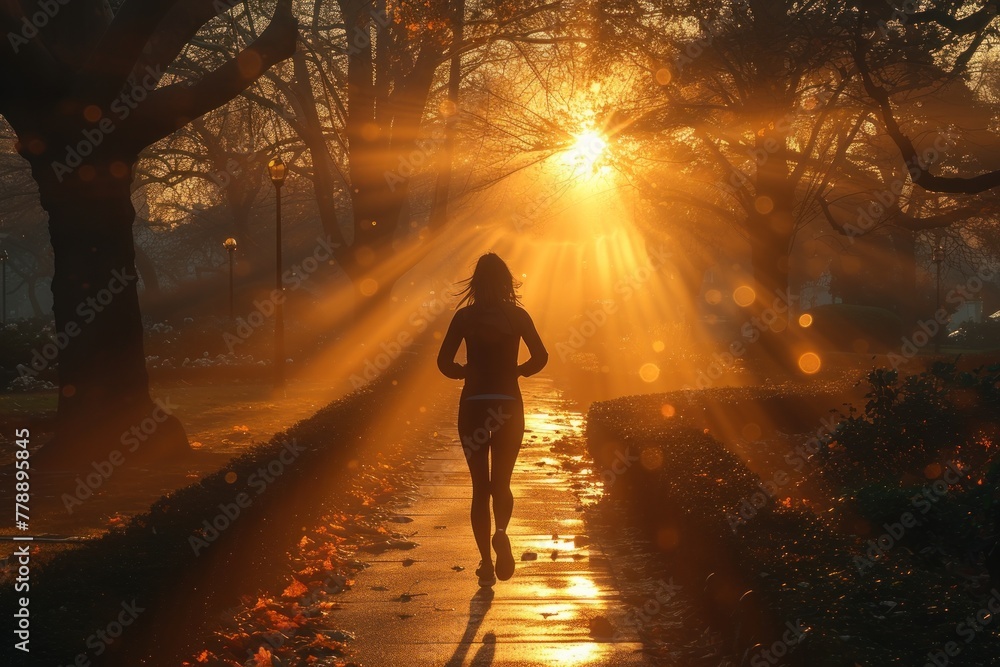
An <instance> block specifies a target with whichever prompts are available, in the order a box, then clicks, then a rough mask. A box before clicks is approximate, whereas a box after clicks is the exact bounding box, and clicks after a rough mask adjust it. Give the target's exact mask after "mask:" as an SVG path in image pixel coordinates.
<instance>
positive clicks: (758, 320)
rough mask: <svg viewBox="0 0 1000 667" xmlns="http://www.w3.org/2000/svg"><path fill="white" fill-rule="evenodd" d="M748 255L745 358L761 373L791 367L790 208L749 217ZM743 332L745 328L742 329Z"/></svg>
mask: <svg viewBox="0 0 1000 667" xmlns="http://www.w3.org/2000/svg"><path fill="white" fill-rule="evenodd" d="M747 227H748V231H749V232H750V255H751V262H752V266H753V276H754V282H755V285H754V291H755V296H754V302H753V305H752V306H751V307H750V308H749V309H748V310H749V311H750V313H751V318H750V320H749V326H750V327H751V330H752V332H753V335H751V336H749V337H748V336H747V333H748V331H746V330H744V331H743V332H742V334H743V336H744V338H749V340H750V341H751V344H750V351H749V354H748V358H750V359H753V360H755V361H756V362H757V363H756V366H757V370H758V372H760V373H763V374H769V373H772V372H775V371H778V372H781V371H788V370H791V369H792V368H794V366H795V363H794V358H793V357H794V355H793V350H792V349H790V348H791V347H792V342H793V337H792V336H791V334H790V327H789V324H790V323H789V317H790V314H791V311H792V310H793V305H794V304H793V303H792V298H791V296H790V294H789V290H788V261H789V250H790V246H791V239H792V225H791V212H790V209H784V210H783V208H778V207H776V208H775V210H774V211H772V212H771V213H769V214H756V213H755V214H752V215H751V216H750V220H749V221H748V225H747ZM743 328H744V329H746V325H744V327H743Z"/></svg>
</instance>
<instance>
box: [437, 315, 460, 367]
mask: <svg viewBox="0 0 1000 667" xmlns="http://www.w3.org/2000/svg"><path fill="white" fill-rule="evenodd" d="M463 317H464V316H463V315H462V311H461V310H460V311H458V312H457V313H455V317H453V318H451V324H450V325H448V333H446V334H445V335H444V340H443V341H441V350H440V351H439V352H438V358H437V365H438V370H440V371H441V372H442V373H443V374H444V375H445V377H449V378H451V379H452V380H463V379H465V366H463V365H461V364H459V363H456V362H455V355H456V354H458V346H459V345H461V344H462V338H464V337H465V332H464V331H463V330H462V324H461V320H462V319H463Z"/></svg>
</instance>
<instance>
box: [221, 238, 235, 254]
mask: <svg viewBox="0 0 1000 667" xmlns="http://www.w3.org/2000/svg"><path fill="white" fill-rule="evenodd" d="M222 245H223V247H224V248H225V249H226V250H228V251H229V252H232V251H234V250H236V239H234V238H233V237H232V236H230V237H229V238H228V239H226V240H225V241H224V242H223V243H222Z"/></svg>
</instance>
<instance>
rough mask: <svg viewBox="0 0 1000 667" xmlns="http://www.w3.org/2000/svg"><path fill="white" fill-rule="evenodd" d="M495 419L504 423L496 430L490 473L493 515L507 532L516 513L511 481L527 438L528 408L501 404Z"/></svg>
mask: <svg viewBox="0 0 1000 667" xmlns="http://www.w3.org/2000/svg"><path fill="white" fill-rule="evenodd" d="M491 418H492V419H493V421H494V422H501V421H502V423H500V424H498V425H497V427H496V428H494V429H492V432H493V433H492V435H493V437H492V438H491V439H490V451H491V452H492V457H493V469H492V471H491V472H490V495H492V496H493V515H494V518H495V519H496V525H497V530H504V531H505V530H506V529H507V524H509V523H510V516H511V514H512V513H513V512H514V494H513V493H512V492H511V490H510V478H511V476H512V475H513V473H514V464H515V463H517V455H518V454H519V453H520V452H521V440H522V439H523V438H524V407H523V405H522V404H521V402H520V401H501V402H498V403H497V404H495V405H494V406H493V413H492V414H491Z"/></svg>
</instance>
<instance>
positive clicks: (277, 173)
mask: <svg viewBox="0 0 1000 667" xmlns="http://www.w3.org/2000/svg"><path fill="white" fill-rule="evenodd" d="M267 171H268V172H269V173H270V174H271V182H272V183H274V187H276V188H280V187H281V186H282V184H283V183H284V182H285V177H286V176H287V175H288V167H287V166H285V161H284V160H282V159H281V158H280V157H275V158H274V159H272V160H271V161H270V162H268V163H267Z"/></svg>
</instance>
